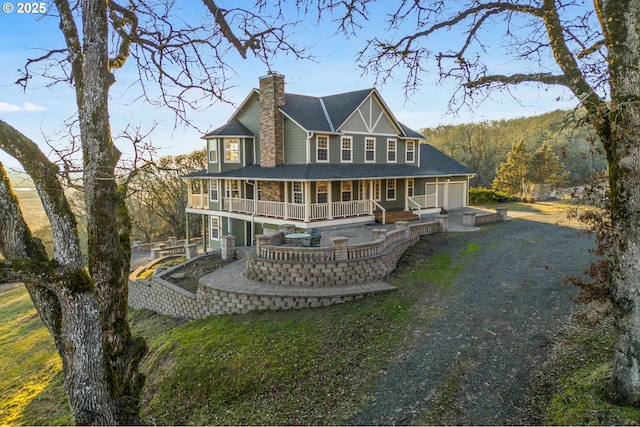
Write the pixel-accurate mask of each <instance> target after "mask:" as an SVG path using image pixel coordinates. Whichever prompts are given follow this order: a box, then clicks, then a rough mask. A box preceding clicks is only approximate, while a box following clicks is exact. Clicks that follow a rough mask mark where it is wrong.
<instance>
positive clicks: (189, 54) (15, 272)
mask: <svg viewBox="0 0 640 427" xmlns="http://www.w3.org/2000/svg"><path fill="white" fill-rule="evenodd" d="M54 4H55V7H56V10H57V15H58V18H59V21H60V29H61V31H62V34H63V36H64V41H65V46H63V47H61V48H60V49H55V50H52V51H50V52H48V53H47V54H45V55H43V56H41V57H39V58H35V59H32V60H29V61H28V62H27V64H26V66H25V68H24V70H23V73H22V76H21V77H20V78H19V79H18V83H19V84H22V85H27V84H28V82H29V81H31V79H32V78H34V77H35V76H36V73H37V72H38V71H40V72H43V73H44V76H45V77H47V78H50V79H53V80H54V83H67V84H69V85H70V86H71V87H72V88H73V90H74V92H75V99H76V104H77V114H78V118H77V119H78V128H79V135H80V142H81V148H82V161H83V167H82V171H83V177H82V187H83V189H84V195H85V197H84V204H85V210H86V217H87V236H88V237H87V239H88V266H87V268H86V269H85V265H84V262H83V257H82V254H81V251H80V243H79V238H78V233H77V228H76V219H75V217H74V215H73V213H72V212H71V209H70V207H69V203H68V201H67V199H66V197H65V194H64V191H63V188H62V186H61V184H60V180H59V178H60V176H61V175H63V174H61V173H60V171H59V169H58V167H56V165H54V164H53V163H52V162H51V161H49V160H48V159H47V158H46V156H45V155H44V154H43V153H42V152H41V151H40V150H39V149H38V147H37V146H36V145H35V144H34V143H33V142H32V141H30V140H28V139H27V138H25V137H24V136H23V135H21V134H20V132H18V131H17V130H15V129H13V128H12V127H10V126H9V125H7V124H6V123H4V122H0V148H1V149H2V150H4V151H6V152H7V153H9V154H10V155H12V156H13V157H15V158H16V159H17V160H18V161H20V163H21V164H22V166H23V167H24V169H25V170H26V171H27V173H28V174H29V175H31V177H32V179H33V181H34V182H35V183H36V186H37V189H38V192H39V195H40V197H41V199H42V202H43V205H44V207H45V210H46V212H47V215H48V217H49V221H50V222H51V228H52V233H53V240H54V256H53V259H52V260H48V259H47V257H46V255H45V253H44V252H43V251H42V250H41V246H40V245H38V242H37V240H35V239H33V237H32V236H31V234H30V233H29V231H28V228H27V226H26V224H25V222H24V220H23V217H22V214H21V212H20V211H19V208H18V203H17V199H16V198H15V197H14V194H13V192H12V191H11V188H10V184H9V182H8V179H7V177H6V174H5V173H4V170H3V169H2V170H1V171H0V172H2V174H1V177H2V180H1V182H0V206H2V208H4V209H6V210H5V212H11V215H10V216H9V217H10V219H11V220H7V217H6V216H3V219H4V220H3V221H0V251H1V252H2V255H3V256H4V257H5V259H7V260H8V261H6V262H5V263H3V265H2V267H3V268H2V269H1V270H0V279H1V280H3V281H7V280H20V281H24V282H25V283H26V285H27V289H28V290H29V293H30V295H31V297H32V300H33V302H34V305H35V307H36V309H37V311H38V313H39V315H40V317H41V318H42V320H43V322H44V323H45V325H46V326H47V328H48V329H49V331H50V332H51V334H52V335H53V338H54V340H55V342H56V346H57V349H58V351H59V353H60V355H61V357H62V361H63V370H64V379H65V388H66V390H67V395H68V398H69V401H70V406H71V409H72V412H73V416H74V419H75V421H76V422H77V423H78V424H108V425H116V424H132V423H138V422H139V421H140V420H139V416H138V414H139V396H140V389H141V387H142V384H143V381H144V377H143V375H141V373H140V372H139V368H138V366H139V362H140V359H141V358H142V356H143V355H144V353H145V349H146V347H145V344H144V341H143V340H141V339H137V338H135V337H133V336H132V334H131V331H130V329H129V325H128V323H127V277H128V273H129V262H130V255H131V254H130V250H131V249H130V230H131V223H130V220H129V217H128V212H127V209H126V206H125V203H124V196H125V194H126V190H127V189H126V185H122V184H119V183H118V182H117V173H116V165H117V163H118V161H119V159H120V152H119V151H118V149H117V148H116V147H115V145H114V144H113V140H112V135H111V128H110V123H109V104H108V94H109V90H110V88H111V86H112V85H113V84H114V83H115V74H116V72H117V69H118V68H120V67H122V66H123V65H124V63H125V62H126V61H128V60H129V59H130V58H133V60H134V61H135V63H136V64H137V66H138V70H139V77H140V78H139V82H138V83H139V87H140V88H141V91H142V94H143V95H142V96H143V97H144V98H146V99H147V100H148V101H150V102H152V101H158V102H160V103H162V104H166V105H168V106H169V107H170V108H172V109H173V110H174V111H175V112H176V115H177V117H179V118H182V119H185V111H186V106H187V104H186V103H188V102H189V101H188V99H190V98H188V97H186V96H184V95H185V92H186V91H187V90H196V91H199V92H200V93H201V94H202V96H203V97H204V98H206V99H207V100H209V101H211V100H224V91H225V90H226V88H227V77H226V73H227V71H228V70H229V68H228V66H227V63H226V59H225V58H227V57H228V55H230V54H232V52H235V53H236V54H239V55H240V56H241V57H243V58H246V57H247V56H249V55H254V56H256V57H258V58H259V59H261V60H262V61H263V62H264V63H265V64H266V65H267V67H268V66H269V60H270V58H271V56H273V55H274V54H275V53H277V52H280V51H282V52H288V53H291V54H293V55H296V56H299V55H301V54H302V53H301V52H300V51H298V50H297V48H296V47H295V46H293V45H290V44H289V43H288V42H287V40H286V37H285V29H286V28H287V24H284V23H282V16H281V14H277V15H276V16H275V17H274V18H273V19H271V20H267V19H265V18H263V17H261V14H260V13H261V12H262V11H263V10H264V9H263V8H265V7H266V4H264V3H263V2H258V5H257V6H256V8H255V9H253V10H244V9H239V8H234V9H228V10H225V9H222V8H219V7H218V6H217V5H216V2H214V1H213V0H203V5H202V6H203V8H202V12H203V16H204V17H205V18H206V17H208V19H203V20H202V23H199V24H198V25H197V26H196V25H191V24H189V23H188V22H187V21H186V20H180V19H176V18H175V16H174V15H175V14H176V13H178V12H177V9H178V8H177V7H176V5H175V4H174V2H172V1H171V0H167V1H166V2H159V3H156V2H152V1H149V2H146V1H143V2H135V3H134V2H129V3H128V4H127V5H126V6H123V5H121V4H119V3H117V2H116V1H113V0H109V1H104V0H103V1H100V0H81V1H80V2H78V3H75V2H70V1H68V0H54ZM170 17H173V19H172V18H170ZM236 34H239V36H237V35H236ZM43 64H46V66H44V67H40V68H39V66H40V65H43ZM52 64H53V65H55V67H57V68H52ZM34 69H35V70H36V71H33V70H34ZM56 70H57V71H56ZM156 82H157V84H159V88H160V92H159V93H160V94H161V95H160V99H159V100H158V99H156V98H153V97H151V96H150V95H149V94H150V93H151V92H150V91H149V90H148V88H149V86H148V85H149V84H155V83H156Z"/></svg>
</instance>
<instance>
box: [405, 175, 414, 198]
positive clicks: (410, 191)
mask: <svg viewBox="0 0 640 427" xmlns="http://www.w3.org/2000/svg"><path fill="white" fill-rule="evenodd" d="M413 184H414V181H413V178H409V179H408V180H407V196H409V197H412V196H413Z"/></svg>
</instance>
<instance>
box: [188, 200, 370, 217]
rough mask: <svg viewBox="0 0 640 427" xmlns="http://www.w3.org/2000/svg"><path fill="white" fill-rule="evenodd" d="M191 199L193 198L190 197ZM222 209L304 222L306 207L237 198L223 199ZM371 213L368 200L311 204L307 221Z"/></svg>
mask: <svg viewBox="0 0 640 427" xmlns="http://www.w3.org/2000/svg"><path fill="white" fill-rule="evenodd" d="M192 197H193V196H192ZM196 202H198V200H197V199H195V198H193V199H191V198H190V205H191V206H192V207H194V203H196ZM223 202H224V203H223V209H224V210H225V211H229V212H237V213H243V214H248V215H253V214H254V213H255V214H256V215H258V216H265V217H272V218H282V219H292V220H297V221H304V220H305V210H306V206H305V205H304V204H303V203H285V202H274V201H269V200H253V199H243V198H238V197H233V198H231V197H225V198H224V199H223ZM371 212H372V209H371V201H370V200H352V201H349V202H332V203H312V204H310V205H309V220H311V221H313V220H317V219H332V218H345V217H350V216H359V215H370V214H371Z"/></svg>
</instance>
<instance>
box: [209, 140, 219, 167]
mask: <svg viewBox="0 0 640 427" xmlns="http://www.w3.org/2000/svg"><path fill="white" fill-rule="evenodd" d="M209 163H218V140H217V139H210V140H209Z"/></svg>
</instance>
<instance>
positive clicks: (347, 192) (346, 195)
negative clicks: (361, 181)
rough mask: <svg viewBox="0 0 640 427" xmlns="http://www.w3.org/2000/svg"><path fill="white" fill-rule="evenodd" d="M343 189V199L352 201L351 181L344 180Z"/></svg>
mask: <svg viewBox="0 0 640 427" xmlns="http://www.w3.org/2000/svg"><path fill="white" fill-rule="evenodd" d="M341 190H342V199H341V200H342V201H343V202H350V201H351V181H342V184H341Z"/></svg>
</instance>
